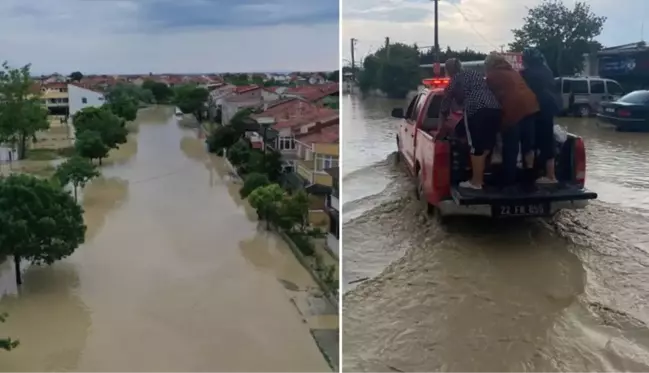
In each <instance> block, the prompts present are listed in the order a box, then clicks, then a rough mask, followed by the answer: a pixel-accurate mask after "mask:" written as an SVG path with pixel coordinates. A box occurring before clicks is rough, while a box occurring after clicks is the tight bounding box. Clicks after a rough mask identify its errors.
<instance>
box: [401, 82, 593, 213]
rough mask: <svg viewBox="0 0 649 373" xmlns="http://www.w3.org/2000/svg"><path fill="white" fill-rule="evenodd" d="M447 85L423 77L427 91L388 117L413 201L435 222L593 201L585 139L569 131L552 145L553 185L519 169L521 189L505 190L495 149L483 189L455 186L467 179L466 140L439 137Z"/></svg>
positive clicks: (553, 210)
mask: <svg viewBox="0 0 649 373" xmlns="http://www.w3.org/2000/svg"><path fill="white" fill-rule="evenodd" d="M448 83H449V80H448V78H433V79H425V80H424V86H425V88H423V89H422V90H420V91H419V92H418V93H417V95H416V96H415V97H414V98H413V99H412V100H411V101H410V104H409V105H408V107H407V109H406V110H405V112H404V110H403V109H402V108H396V109H394V110H393V111H392V117H394V118H399V119H402V121H401V123H400V126H399V132H398V134H397V136H396V140H397V147H398V151H399V159H400V160H402V161H403V163H405V165H406V168H407V169H408V171H409V172H410V173H411V174H412V175H413V176H414V177H416V180H417V188H416V195H417V198H418V199H420V200H421V201H422V202H424V203H425V204H426V206H427V207H428V212H429V213H431V214H433V215H434V216H435V217H436V219H438V220H440V221H443V220H446V218H447V217H449V216H453V215H474V216H475V215H477V216H487V217H494V218H506V217H539V216H552V215H554V214H555V213H557V212H558V211H559V210H562V209H580V208H584V207H585V206H586V205H587V203H588V200H591V199H595V198H597V194H596V193H594V192H592V191H589V190H588V189H586V188H585V187H584V184H585V179H586V149H585V147H584V141H583V139H582V138H580V137H578V136H575V135H573V134H569V133H568V134H566V135H565V136H563V138H561V139H557V143H556V146H557V156H556V158H555V161H556V174H557V178H558V180H559V183H558V184H557V185H553V186H538V187H537V186H533V185H532V186H530V185H528V183H524V180H525V178H524V175H523V172H522V170H520V169H519V171H521V172H520V173H519V175H518V179H517V180H518V181H519V185H517V186H516V187H515V188H507V189H503V188H502V187H501V183H500V182H499V175H500V169H501V164H499V163H498V160H497V159H496V158H497V157H496V156H495V154H496V153H497V151H496V150H494V152H493V153H494V155H492V156H491V157H490V158H488V159H487V162H488V163H487V167H486V170H485V185H484V187H483V189H482V190H467V189H464V188H459V187H458V184H459V183H460V182H461V181H464V180H468V179H469V178H470V177H471V168H470V158H469V156H470V148H469V145H468V142H467V141H466V139H460V138H455V137H453V135H450V136H447V137H445V138H439V137H438V136H437V133H438V131H439V128H440V126H441V123H439V114H440V105H441V102H442V98H443V95H444V88H445V87H446V85H448ZM449 120H451V121H454V123H460V121H461V120H462V112H461V111H453V112H452V113H451V115H450V118H449ZM459 125H462V123H460V124H459ZM557 137H561V136H557Z"/></svg>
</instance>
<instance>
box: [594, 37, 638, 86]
mask: <svg viewBox="0 0 649 373" xmlns="http://www.w3.org/2000/svg"><path fill="white" fill-rule="evenodd" d="M582 75H587V76H600V77H603V78H609V79H614V80H616V81H618V82H620V83H621V84H622V85H623V86H625V88H626V89H629V90H630V89H638V88H647V87H649V47H647V44H646V43H645V42H643V41H641V42H638V43H630V44H624V45H618V46H614V47H609V48H604V49H602V50H601V51H599V52H597V53H594V54H586V55H584V69H583V71H582Z"/></svg>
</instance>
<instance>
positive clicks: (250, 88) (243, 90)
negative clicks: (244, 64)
mask: <svg viewBox="0 0 649 373" xmlns="http://www.w3.org/2000/svg"><path fill="white" fill-rule="evenodd" d="M256 89H261V87H260V86H258V85H256V84H252V85H241V86H237V87H236V88H235V89H234V93H236V94H241V93H246V92H250V91H254V90H256Z"/></svg>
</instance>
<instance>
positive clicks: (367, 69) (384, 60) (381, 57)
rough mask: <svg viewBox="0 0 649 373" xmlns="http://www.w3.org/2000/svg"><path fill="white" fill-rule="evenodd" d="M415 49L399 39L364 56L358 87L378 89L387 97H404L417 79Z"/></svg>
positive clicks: (413, 86)
mask: <svg viewBox="0 0 649 373" xmlns="http://www.w3.org/2000/svg"><path fill="white" fill-rule="evenodd" d="M419 64H420V62H419V50H418V49H417V47H416V46H410V45H406V44H402V43H396V44H390V45H389V46H387V47H383V48H381V49H379V50H378V51H376V53H374V54H372V55H370V56H368V57H366V58H365V60H364V61H363V70H362V71H361V72H360V74H359V78H358V79H359V87H360V88H361V90H363V91H365V92H367V91H368V90H369V89H372V88H374V89H380V90H381V91H383V92H384V93H385V94H387V95H388V97H391V98H404V97H406V95H407V94H408V92H410V91H412V90H413V89H417V87H418V86H419V84H420V83H421V73H420V71H419Z"/></svg>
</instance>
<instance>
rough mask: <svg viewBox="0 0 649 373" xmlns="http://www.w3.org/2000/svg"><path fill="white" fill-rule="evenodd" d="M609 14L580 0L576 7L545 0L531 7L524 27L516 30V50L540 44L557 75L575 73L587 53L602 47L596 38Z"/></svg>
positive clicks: (512, 45) (581, 67)
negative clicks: (599, 11) (593, 10)
mask: <svg viewBox="0 0 649 373" xmlns="http://www.w3.org/2000/svg"><path fill="white" fill-rule="evenodd" d="M605 22H606V17H600V16H597V15H595V14H594V13H593V12H592V11H591V8H590V5H588V3H587V2H585V1H584V2H582V1H577V2H575V5H574V7H573V8H572V9H570V8H568V7H567V6H566V5H565V4H564V3H563V1H561V0H543V2H542V3H541V4H539V5H537V6H536V7H534V8H531V9H529V11H528V14H527V16H526V17H525V18H524V24H523V27H521V28H520V29H515V30H512V31H513V32H514V42H513V43H511V44H510V45H509V47H510V49H511V50H512V51H517V52H520V51H522V50H523V49H524V48H525V47H528V46H532V47H537V48H538V49H539V50H540V51H541V52H542V53H543V54H544V55H545V58H546V59H547V61H548V65H549V66H550V68H551V69H552V71H553V72H554V74H555V75H557V76H561V75H573V74H575V73H578V72H580V71H581V70H582V69H583V55H584V53H591V52H594V51H597V50H598V49H600V48H601V45H600V44H599V43H598V42H596V41H595V40H594V38H595V37H597V36H599V35H600V34H601V33H602V29H603V27H604V23H605Z"/></svg>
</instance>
